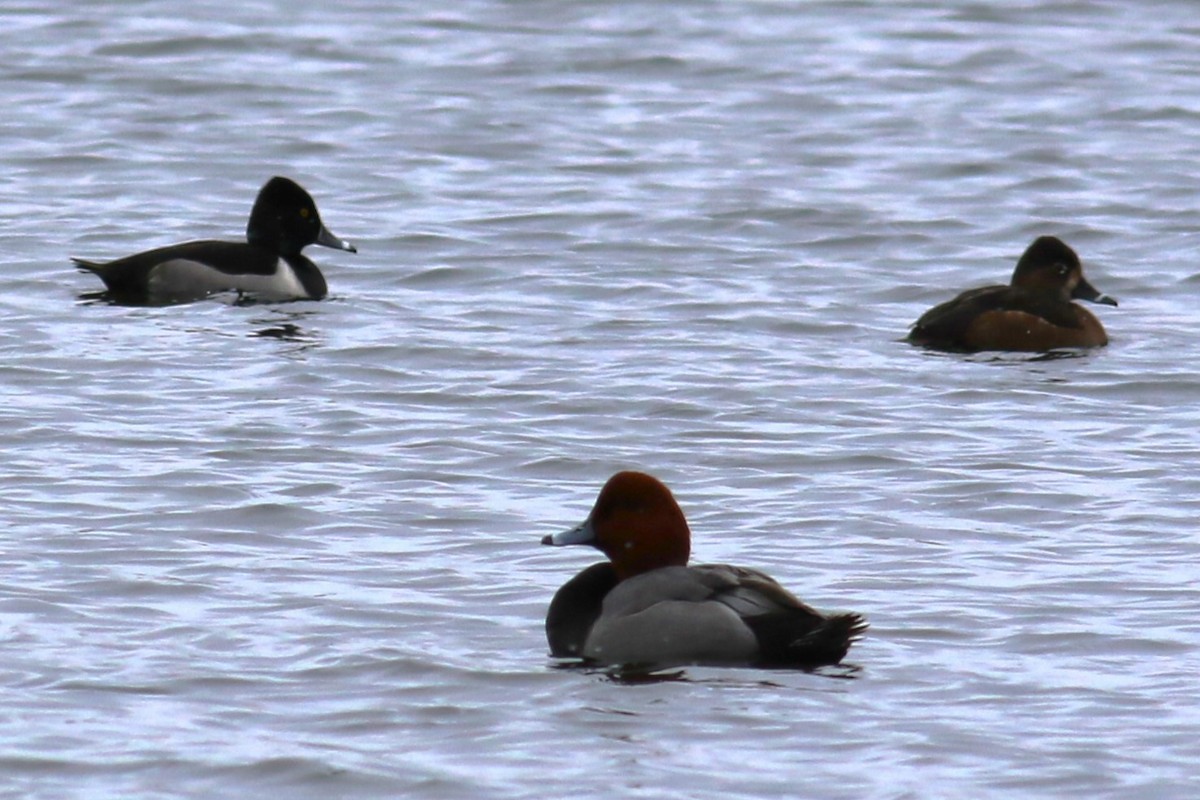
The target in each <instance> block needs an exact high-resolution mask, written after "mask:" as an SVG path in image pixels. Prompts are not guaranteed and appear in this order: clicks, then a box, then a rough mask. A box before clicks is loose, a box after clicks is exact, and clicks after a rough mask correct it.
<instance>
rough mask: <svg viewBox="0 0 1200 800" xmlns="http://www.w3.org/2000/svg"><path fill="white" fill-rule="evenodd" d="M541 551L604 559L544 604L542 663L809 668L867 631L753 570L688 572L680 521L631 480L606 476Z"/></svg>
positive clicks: (655, 494) (655, 491) (858, 619)
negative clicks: (572, 550) (565, 549)
mask: <svg viewBox="0 0 1200 800" xmlns="http://www.w3.org/2000/svg"><path fill="white" fill-rule="evenodd" d="M542 544H545V545H573V544H586V545H591V546H593V547H595V548H597V549H599V550H600V551H601V552H602V553H604V554H605V555H606V556H608V559H609V560H608V561H606V562H602V563H598V564H593V565H592V566H590V567H588V568H587V569H585V570H583V571H582V572H580V573H579V574H578V575H576V576H575V577H574V578H572V579H571V580H570V581H568V582H567V583H566V584H565V585H564V586H563V587H562V588H561V589H559V590H558V592H557V593H556V594H555V595H554V599H553V600H552V601H551V603H550V608H549V611H548V612H547V614H546V638H547V640H548V641H549V644H550V652H551V654H552V655H554V656H558V657H564V658H580V659H584V660H586V661H588V662H592V663H597V664H603V665H611V666H624V667H628V666H636V667H653V668H659V667H668V666H682V665H691V664H705V665H741V666H759V667H793V668H812V667H817V666H820V665H824V664H836V663H837V662H839V661H841V659H842V658H843V657H844V656H845V655H846V651H847V650H848V649H849V647H850V645H851V644H852V643H853V642H854V641H856V640H857V639H858V638H859V636H860V635H861V634H862V632H863V631H864V630H866V628H867V622H866V620H865V619H864V618H863V617H862V616H860V615H859V614H854V613H845V614H833V615H826V614H822V613H821V612H819V611H817V610H815V609H813V608H812V607H810V606H808V605H807V604H805V603H803V602H801V601H800V600H799V599H797V598H796V597H795V596H794V595H792V594H791V593H790V592H788V591H787V590H786V589H784V588H783V587H782V586H780V585H779V584H778V583H777V582H776V581H775V580H774V579H773V578H771V577H769V576H767V575H765V574H764V573H762V572H759V571H758V570H755V569H749V568H747V567H735V566H730V565H727V564H699V565H694V566H688V564H687V562H688V557H689V555H690V552H691V533H690V531H689V529H688V524H687V520H686V519H685V518H684V515H683V511H682V510H681V509H680V508H679V504H678V503H677V502H676V501H675V498H674V497H673V496H672V495H671V491H670V490H669V489H668V488H667V487H666V486H665V485H664V484H663V483H662V482H661V481H659V480H657V479H656V478H654V477H652V476H650V475H647V474H645V473H642V472H618V473H617V474H616V475H613V476H612V477H611V478H610V479H609V480H608V482H607V483H606V484H605V485H604V488H603V489H601V491H600V495H599V497H598V498H597V499H596V504H595V506H594V507H593V508H592V511H591V513H590V514H588V516H587V519H585V520H584V521H583V522H582V523H581V524H579V525H577V526H576V527H574V528H571V529H570V530H567V531H563V532H561V533H557V534H554V535H550V536H546V537H545V538H544V539H542Z"/></svg>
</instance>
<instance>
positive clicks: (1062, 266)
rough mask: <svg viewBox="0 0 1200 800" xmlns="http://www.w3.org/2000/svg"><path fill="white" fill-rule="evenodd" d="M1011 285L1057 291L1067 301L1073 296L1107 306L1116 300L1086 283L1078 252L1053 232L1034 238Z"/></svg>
mask: <svg viewBox="0 0 1200 800" xmlns="http://www.w3.org/2000/svg"><path fill="white" fill-rule="evenodd" d="M1012 285H1013V286H1017V287H1020V288H1022V289H1029V290H1031V291H1035V292H1039V293H1051V294H1057V295H1060V296H1061V297H1062V299H1063V300H1064V301H1066V302H1070V301H1071V300H1072V299H1075V300H1090V301H1091V302H1093V303H1104V304H1105V305H1110V306H1115V305H1116V304H1117V301H1116V300H1114V299H1113V298H1111V297H1109V296H1108V295H1106V294H1104V293H1102V292H1100V291H1099V290H1098V289H1096V287H1095V286H1092V285H1091V284H1090V283H1088V281H1087V278H1085V277H1083V264H1081V263H1080V261H1079V256H1078V255H1076V254H1075V251H1074V250H1072V249H1071V248H1070V247H1068V246H1067V244H1066V243H1065V242H1063V241H1062V240H1061V239H1059V238H1058V237H1056V236H1039V237H1038V238H1036V239H1034V240H1033V244H1031V245H1029V247H1028V248H1027V249H1026V250H1025V252H1024V253H1023V254H1022V255H1021V259H1020V260H1019V261H1018V262H1017V268H1016V269H1015V270H1013V276H1012Z"/></svg>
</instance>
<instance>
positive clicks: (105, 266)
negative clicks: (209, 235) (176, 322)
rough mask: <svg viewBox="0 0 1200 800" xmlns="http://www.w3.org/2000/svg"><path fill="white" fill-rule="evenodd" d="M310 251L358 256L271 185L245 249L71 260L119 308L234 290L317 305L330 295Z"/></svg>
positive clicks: (282, 182) (240, 245) (285, 182)
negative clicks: (328, 250)
mask: <svg viewBox="0 0 1200 800" xmlns="http://www.w3.org/2000/svg"><path fill="white" fill-rule="evenodd" d="M310 244H319V245H323V246H325V247H332V248H335V249H337V250H348V251H349V252H351V253H354V252H357V251H356V250H355V249H354V245H351V244H349V243H347V242H344V241H342V240H341V239H339V238H338V237H336V236H334V235H333V234H332V233H330V232H329V230H328V229H327V228H326V227H325V226H324V225H323V224H322V223H321V217H320V215H319V214H317V205H316V203H314V202H313V199H312V197H311V196H309V194H308V192H306V191H304V189H303V188H301V187H300V185H299V184H297V183H296V182H295V181H292V180H289V179H288V178H278V177H276V178H271V180H269V181H267V182H266V184H264V185H263V187H262V189H260V190H259V192H258V197H257V198H256V199H255V201H254V208H252V209H251V211H250V221H249V223H248V224H247V225H246V241H245V242H218V241H207V240H206V241H198V242H184V243H183V244H175V245H170V246H168V247H159V248H156V249H154V250H147V251H145V252H142V253H135V254H134V255H131V256H126V257H124V258H118V259H117V260H115V261H107V262H100V261H88V260H86V259H82V258H72V259H71V260H72V261H74V262H75V265H76V266H77V267H79V269H80V270H82V271H86V272H94V273H95V274H96V275H98V276H99V277H100V280H102V281H104V287H105V289H106V290H107V292H106V293H104V294H103V296H104V297H105V298H106V299H108V300H111V301H112V302H115V303H121V304H123V305H168V304H171V303H186V302H188V301H191V300H200V299H201V298H204V297H207V296H209V295H211V294H216V293H218V292H231V291H236V292H239V293H246V294H251V295H253V296H255V297H257V298H260V299H264V300H320V299H321V298H323V297H324V296H325V295H326V293H327V292H328V288H327V287H326V285H325V276H324V275H322V274H321V270H319V269H318V268H317V265H316V264H314V263H313V262H312V261H310V260H309V259H308V258H307V257H305V256H303V255H301V254H300V251H301V250H303V249H304V248H305V247H307V246H308V245H310Z"/></svg>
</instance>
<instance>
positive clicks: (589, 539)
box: [542, 517, 596, 547]
mask: <svg viewBox="0 0 1200 800" xmlns="http://www.w3.org/2000/svg"><path fill="white" fill-rule="evenodd" d="M594 541H596V532H595V530H593V529H592V519H591V517H588V518H587V519H585V520H584V521H583V522H581V523H580V524H578V525H576V526H575V527H574V528H571V529H570V530H568V531H561V532H559V533H554V534H551V535H549V536H547V537H545V538H544V539H542V544H551V545H554V546H555V547H562V546H563V545H568V544H592V543H593V542H594Z"/></svg>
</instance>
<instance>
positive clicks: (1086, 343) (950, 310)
mask: <svg viewBox="0 0 1200 800" xmlns="http://www.w3.org/2000/svg"><path fill="white" fill-rule="evenodd" d="M1073 299H1074V300H1090V301H1091V302H1093V303H1103V304H1104V305H1110V306H1115V305H1116V304H1117V301H1116V300H1114V299H1113V298H1111V297H1109V296H1108V295H1106V294H1103V293H1101V292H1100V291H1098V290H1097V289H1096V288H1095V287H1094V286H1092V285H1091V284H1090V283H1088V281H1087V279H1086V278H1084V277H1083V265H1082V264H1081V263H1080V261H1079V256H1078V255H1076V254H1075V251H1074V250H1072V249H1071V248H1070V247H1068V246H1067V245H1066V244H1065V243H1064V242H1063V241H1062V240H1061V239H1058V238H1056V237H1054V236H1040V237H1038V238H1037V239H1035V240H1034V241H1033V244H1031V245H1029V248H1028V249H1027V250H1026V251H1025V253H1024V254H1023V255H1022V256H1021V259H1020V260H1019V261H1018V262H1017V267H1016V269H1015V270H1014V271H1013V275H1012V281H1011V283H1010V284H1009V285H1008V286H985V287H983V288H981V289H971V290H969V291H966V292H963V293H962V294H960V295H959V296H958V297H956V298H954V299H953V300H949V301H947V302H945V303H942V304H941V305H938V306H934V307H933V308H931V309H930V310H928V311H926V312H925V313H924V314H922V315H921V318H920V319H918V320H917V321H916V322H915V323H914V324H913V326H912V331H911V332H910V333H909V334H908V341H909V342H911V343H913V344H916V345H922V346H924V347H931V348H934V349H938V350H950V351H958V352H976V351H980V350H1014V351H1027V352H1043V351H1046V350H1055V349H1058V348H1068V347H1103V346H1104V345H1106V344H1108V334H1107V333H1106V332H1105V330H1104V326H1103V325H1101V324H1100V320H1098V319H1096V317H1095V316H1094V315H1093V314H1092V313H1091V312H1090V311H1088V310H1087V309H1085V308H1083V307H1082V306H1080V305H1079V304H1077V303H1074V302H1072V300H1073Z"/></svg>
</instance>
